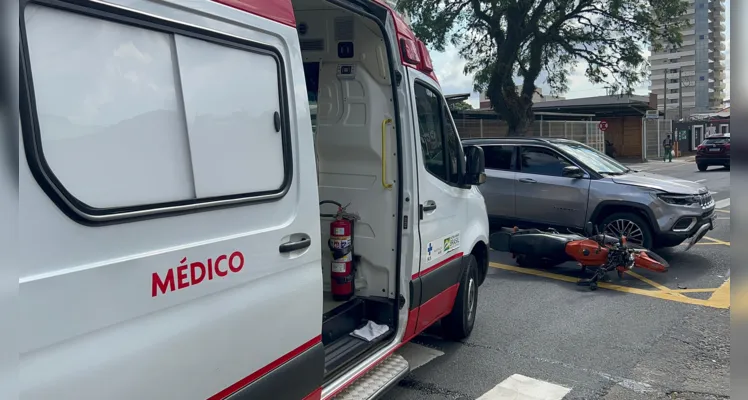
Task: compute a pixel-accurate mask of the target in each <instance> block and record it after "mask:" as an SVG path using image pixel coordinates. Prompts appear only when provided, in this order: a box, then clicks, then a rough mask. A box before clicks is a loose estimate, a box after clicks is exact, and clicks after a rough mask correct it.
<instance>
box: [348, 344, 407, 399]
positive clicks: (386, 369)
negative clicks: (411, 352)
mask: <svg viewBox="0 0 748 400" xmlns="http://www.w3.org/2000/svg"><path fill="white" fill-rule="evenodd" d="M409 371H410V365H408V361H407V360H405V358H403V357H402V356H400V355H398V354H393V355H391V356H389V357H387V359H386V360H384V361H382V362H381V363H379V365H377V366H376V367H374V368H373V369H372V370H370V371H368V372H367V373H366V374H364V376H362V377H361V378H358V379H357V380H356V381H355V382H353V383H352V384H351V386H348V387H347V388H346V389H345V390H343V391H342V392H340V393H339V394H338V395H337V396H335V397H334V398H335V400H371V399H377V398H379V397H380V396H382V395H383V394H384V393H385V392H386V391H387V389H390V388H391V387H393V386H395V385H397V383H398V382H400V380H401V379H403V378H404V377H405V375H407V374H408V372H409Z"/></svg>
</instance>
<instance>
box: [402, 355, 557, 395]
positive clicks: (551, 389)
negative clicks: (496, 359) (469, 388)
mask: <svg viewBox="0 0 748 400" xmlns="http://www.w3.org/2000/svg"><path fill="white" fill-rule="evenodd" d="M397 353H398V354H399V355H401V356H402V357H403V358H405V359H406V360H407V361H408V364H410V370H411V371H414V370H416V369H418V368H421V367H423V366H424V365H426V364H428V363H430V362H431V361H434V360H435V359H437V358H439V357H441V356H443V355H444V352H442V351H439V350H436V349H432V348H430V347H426V346H422V345H420V344H416V343H407V344H405V345H404V346H403V347H401V348H400V349H399V350H398V351H397ZM570 391H571V388H567V387H564V386H561V385H557V384H554V383H550V382H546V381H542V380H539V379H535V378H530V377H527V376H524V375H520V374H514V375H512V376H510V377H508V378H506V379H504V380H503V381H501V383H499V384H498V385H496V386H494V387H493V388H492V389H491V390H489V391H488V392H486V393H484V394H483V395H482V396H480V397H479V398H478V399H477V400H561V399H563V398H564V396H566V395H567V394H568V393H569V392H570Z"/></svg>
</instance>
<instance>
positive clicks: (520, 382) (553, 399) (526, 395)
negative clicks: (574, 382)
mask: <svg viewBox="0 0 748 400" xmlns="http://www.w3.org/2000/svg"><path fill="white" fill-rule="evenodd" d="M570 391H571V389H570V388H567V387H564V386H561V385H556V384H554V383H550V382H546V381H541V380H540V379H535V378H530V377H528V376H524V375H520V374H514V375H512V376H510V377H509V378H506V379H505V380H503V381H502V382H501V383H499V384H498V385H496V386H495V387H494V388H493V389H491V390H489V391H488V392H486V393H484V394H483V395H482V396H481V397H479V398H478V400H561V399H563V398H564V396H566V395H567V394H568V393H569V392H570Z"/></svg>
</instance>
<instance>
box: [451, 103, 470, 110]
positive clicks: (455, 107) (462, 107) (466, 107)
mask: <svg viewBox="0 0 748 400" xmlns="http://www.w3.org/2000/svg"><path fill="white" fill-rule="evenodd" d="M449 109H450V110H452V111H462V110H472V109H473V106H472V105H471V104H470V103H468V102H467V101H460V102H457V103H450V104H449Z"/></svg>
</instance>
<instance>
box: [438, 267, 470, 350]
mask: <svg viewBox="0 0 748 400" xmlns="http://www.w3.org/2000/svg"><path fill="white" fill-rule="evenodd" d="M466 262H467V266H466V267H465V271H464V272H463V274H462V277H461V278H460V288H459V289H458V291H457V297H456V298H455V304H454V307H452V312H451V313H449V314H448V315H447V316H446V317H444V318H443V319H442V321H441V325H442V334H443V336H444V338H446V339H450V340H454V341H458V340H462V339H465V338H467V337H468V336H470V334H471V333H472V332H473V326H474V325H475V316H476V314H477V312H478V261H477V260H476V259H475V256H473V255H472V254H471V255H469V256H468V257H467V258H466Z"/></svg>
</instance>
